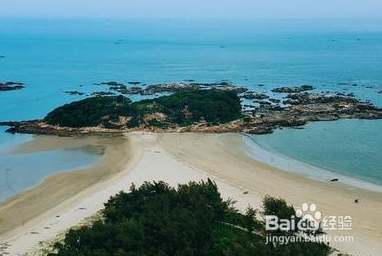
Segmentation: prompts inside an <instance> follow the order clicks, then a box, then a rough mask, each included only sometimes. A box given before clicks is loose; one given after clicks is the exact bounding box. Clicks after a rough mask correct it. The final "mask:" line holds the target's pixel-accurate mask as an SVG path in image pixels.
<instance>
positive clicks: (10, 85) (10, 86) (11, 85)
mask: <svg viewBox="0 0 382 256" xmlns="http://www.w3.org/2000/svg"><path fill="white" fill-rule="evenodd" d="M23 88H25V87H24V84H23V83H17V82H6V83H0V91H14V90H21V89H23Z"/></svg>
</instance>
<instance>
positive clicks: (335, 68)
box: [0, 19, 382, 200]
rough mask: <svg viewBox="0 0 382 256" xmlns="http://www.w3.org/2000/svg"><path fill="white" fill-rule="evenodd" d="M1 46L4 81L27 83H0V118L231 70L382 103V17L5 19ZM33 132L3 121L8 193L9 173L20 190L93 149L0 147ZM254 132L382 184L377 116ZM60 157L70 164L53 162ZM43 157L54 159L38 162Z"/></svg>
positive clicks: (1, 160)
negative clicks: (115, 89)
mask: <svg viewBox="0 0 382 256" xmlns="http://www.w3.org/2000/svg"><path fill="white" fill-rule="evenodd" d="M0 55H4V56H5V58H0V82H6V81H17V82H23V83H25V85H26V88H25V89H23V90H20V91H11V92H0V121H8V120H25V119H35V118H42V117H44V116H45V114H47V113H48V112H49V111H50V110H52V109H53V108H55V107H57V106H60V105H62V104H63V103H66V102H70V101H74V100H78V99H81V98H84V97H86V96H71V95H68V94H65V93H63V92H64V91H73V90H76V91H82V92H85V93H86V94H89V93H91V92H94V91H102V90H106V87H105V86H101V85H94V83H100V82H108V81H117V82H122V83H127V82H128V81H140V82H142V83H145V84H149V83H159V82H174V81H183V80H185V79H193V80H196V81H200V82H214V81H220V80H223V79H224V80H229V81H231V82H233V83H234V84H237V85H241V86H246V87H249V88H250V89H251V90H254V91H268V90H270V89H271V88H273V87H278V86H285V85H301V84H312V85H314V86H315V87H316V88H317V90H318V91H343V92H354V93H355V94H356V96H357V97H359V98H361V99H364V100H370V101H372V102H374V103H375V104H376V105H378V106H381V107H382V94H379V93H378V92H379V91H381V90H382V20H255V19H254V20H248V19H246V20H209V19H204V20H187V19H152V20H150V19H131V20H108V19H99V20H96V19H93V20H92V19H87V20H84V19H71V20H66V19H44V20H37V19H34V20H31V19H18V20H13V19H0ZM344 83H346V84H344ZM259 84H264V86H263V87H259V86H258V85H259ZM352 84H357V86H351V85H352ZM132 98H133V99H134V100H137V99H139V96H132ZM30 138H31V136H29V135H9V134H5V133H4V128H0V186H2V188H0V200H1V198H5V197H6V196H9V194H10V192H9V191H10V190H9V188H8V186H9V185H7V184H9V182H7V183H5V182H4V180H5V178H4V177H6V179H7V180H10V179H12V181H13V184H16V183H17V182H18V183H19V185H18V186H16V188H14V191H15V192H12V193H16V192H18V191H21V190H23V189H25V188H27V187H30V186H32V185H34V184H36V182H38V181H41V180H42V179H43V178H44V177H46V176H47V175H48V174H49V173H52V172H55V171H62V170H71V169H75V168H76V167H80V166H84V165H90V164H93V163H95V162H96V161H97V159H95V158H94V156H89V155H87V153H86V152H82V153H81V154H82V155H81V154H80V155H78V152H72V151H57V152H48V153H44V154H52V156H51V157H47V156H46V155H44V154H34V155H32V156H24V157H20V156H9V155H7V154H6V150H3V149H7V148H10V147H13V146H14V145H17V144H18V143H20V142H22V141H24V140H27V139H30ZM253 139H254V140H255V141H256V142H257V143H258V144H260V145H261V146H262V147H264V148H267V149H269V150H270V151H275V152H278V153H279V154H282V155H286V156H288V157H292V158H295V159H298V160H301V161H304V162H307V163H310V164H312V165H315V166H318V167H321V168H324V169H328V170H331V171H334V172H339V173H342V174H345V175H350V176H354V177H356V178H360V179H364V180H367V181H371V182H374V183H378V184H382V146H381V145H382V122H380V121H359V120H343V121H339V122H332V123H326V122H323V123H314V124H310V125H308V126H307V127H306V128H305V129H304V130H291V129H284V130H280V131H277V132H276V133H274V134H271V135H265V136H256V137H254V138H253ZM75 155H77V157H72V156H75ZM29 158H34V160H33V161H32V160H30V159H29ZM61 158H65V159H69V160H67V161H68V163H67V164H68V165H61V166H62V168H60V170H56V169H55V168H54V166H56V165H55V163H57V161H61ZM41 159H48V162H49V164H46V165H44V166H42V167H41V166H39V165H38V161H41ZM60 163H61V162H60ZM41 168H42V169H43V170H41ZM26 173H28V174H33V177H34V178H33V182H30V180H29V179H30V177H29V176H26V175H25V174H26ZM4 191H8V192H4ZM7 193H8V194H7Z"/></svg>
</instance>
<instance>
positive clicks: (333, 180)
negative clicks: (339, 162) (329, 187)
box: [330, 179, 338, 182]
mask: <svg viewBox="0 0 382 256" xmlns="http://www.w3.org/2000/svg"><path fill="white" fill-rule="evenodd" d="M330 181H331V182H335V181H338V179H331V180H330Z"/></svg>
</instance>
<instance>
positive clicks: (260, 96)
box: [241, 92, 269, 100]
mask: <svg viewBox="0 0 382 256" xmlns="http://www.w3.org/2000/svg"><path fill="white" fill-rule="evenodd" d="M241 97H242V98H244V99H256V100H264V99H268V98H269V96H268V95H266V94H263V93H254V92H246V93H244V94H243V95H242V96H241Z"/></svg>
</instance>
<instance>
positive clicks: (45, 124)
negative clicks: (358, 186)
mask: <svg viewBox="0 0 382 256" xmlns="http://www.w3.org/2000/svg"><path fill="white" fill-rule="evenodd" d="M113 86H118V85H113ZM283 91H286V90H283ZM293 91H295V89H293ZM247 94H248V93H247ZM256 96H257V95H256ZM251 98H252V97H251ZM255 98H261V99H263V98H264V99H265V98H267V97H264V96H262V95H261V94H260V96H259V97H255ZM279 102H280V100H277V99H269V102H268V101H267V102H259V103H260V104H259V106H258V107H256V106H251V107H253V109H251V110H243V109H242V105H241V100H240V97H239V96H238V93H237V91H235V90H222V89H194V90H189V89H187V90H185V91H180V92H176V93H174V94H172V95H169V96H162V97H158V98H155V99H150V100H141V101H137V102H132V101H131V100H130V99H128V98H126V97H125V96H123V95H119V96H97V97H91V98H87V99H84V100H80V101H76V102H72V103H69V104H66V105H64V106H62V107H59V108H57V109H55V110H53V111H52V112H50V113H49V114H48V115H47V116H46V117H45V118H44V119H42V120H32V121H24V122H3V123H0V125H6V126H11V128H9V129H8V130H7V131H8V132H11V133H32V134H54V135H62V136H70V135H78V134H98V135H99V134H101V135H105V134H106V135H117V134H120V133H123V132H128V131H154V132H216V133H218V132H244V133H250V134H265V133H271V132H273V131H274V130H275V129H277V128H281V127H298V126H302V125H304V124H306V123H308V122H314V121H332V120H338V119H340V118H359V119H382V109H381V108H378V107H375V106H374V105H372V104H371V103H369V102H361V101H359V100H358V99H356V98H354V97H349V96H340V95H336V94H324V93H308V92H297V93H289V94H288V95H287V96H286V97H285V99H284V101H283V104H284V105H280V104H278V103H279ZM272 103H273V104H272Z"/></svg>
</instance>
